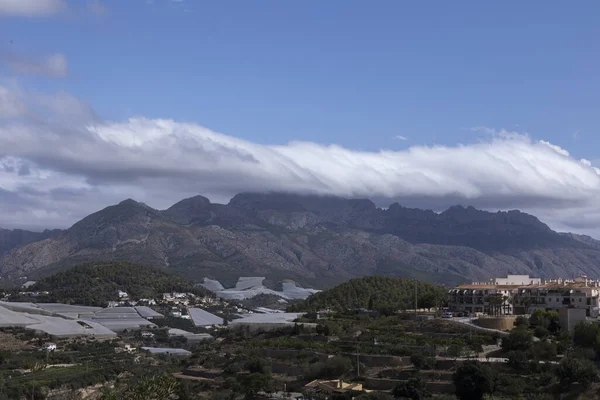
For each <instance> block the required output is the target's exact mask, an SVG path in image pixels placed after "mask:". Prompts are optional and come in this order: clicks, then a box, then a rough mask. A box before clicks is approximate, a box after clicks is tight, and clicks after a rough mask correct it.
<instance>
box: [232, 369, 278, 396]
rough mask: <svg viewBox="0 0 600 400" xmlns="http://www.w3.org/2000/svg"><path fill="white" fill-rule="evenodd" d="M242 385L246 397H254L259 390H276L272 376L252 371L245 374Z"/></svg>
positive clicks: (267, 391) (268, 391) (269, 391)
mask: <svg viewBox="0 0 600 400" xmlns="http://www.w3.org/2000/svg"><path fill="white" fill-rule="evenodd" d="M240 380H241V386H242V390H243V392H244V395H245V396H246V399H253V398H255V397H256V395H257V394H258V393H259V392H266V393H271V392H273V391H274V390H275V383H274V382H273V379H272V378H271V376H269V375H266V374H261V373H251V374H249V375H246V376H243V377H242V378H241V379H240Z"/></svg>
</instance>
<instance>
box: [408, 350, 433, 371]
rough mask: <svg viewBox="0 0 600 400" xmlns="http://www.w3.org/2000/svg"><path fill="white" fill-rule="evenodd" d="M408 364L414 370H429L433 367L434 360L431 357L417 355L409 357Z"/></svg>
mask: <svg viewBox="0 0 600 400" xmlns="http://www.w3.org/2000/svg"><path fill="white" fill-rule="evenodd" d="M410 362H411V363H412V365H413V366H414V367H415V369H416V370H421V369H430V368H433V367H434V366H435V359H434V358H433V357H426V356H424V355H422V354H419V353H414V354H413V355H411V356H410Z"/></svg>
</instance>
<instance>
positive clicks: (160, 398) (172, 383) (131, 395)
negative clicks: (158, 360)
mask: <svg viewBox="0 0 600 400" xmlns="http://www.w3.org/2000/svg"><path fill="white" fill-rule="evenodd" d="M178 385H179V384H178V383H177V381H176V380H175V378H173V377H172V376H169V375H159V376H154V377H152V378H145V379H142V381H141V382H140V383H139V384H138V385H137V386H136V387H135V388H133V389H132V390H130V391H129V392H128V393H126V395H125V398H126V399H127V400H164V399H168V398H169V397H170V396H171V395H173V394H174V393H175V392H176V390H177V387H178Z"/></svg>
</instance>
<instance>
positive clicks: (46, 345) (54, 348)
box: [42, 342, 56, 351]
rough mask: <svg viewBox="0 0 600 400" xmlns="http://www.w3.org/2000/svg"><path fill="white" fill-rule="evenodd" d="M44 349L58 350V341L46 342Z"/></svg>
mask: <svg viewBox="0 0 600 400" xmlns="http://www.w3.org/2000/svg"><path fill="white" fill-rule="evenodd" d="M42 350H44V351H54V350H56V343H50V342H48V343H44V345H43V346H42Z"/></svg>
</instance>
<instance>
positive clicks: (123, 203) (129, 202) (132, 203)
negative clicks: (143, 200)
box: [118, 198, 139, 206]
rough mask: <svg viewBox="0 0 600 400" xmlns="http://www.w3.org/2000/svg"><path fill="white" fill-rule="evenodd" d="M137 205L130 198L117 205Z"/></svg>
mask: <svg viewBox="0 0 600 400" xmlns="http://www.w3.org/2000/svg"><path fill="white" fill-rule="evenodd" d="M138 204H139V203H138V202H137V201H135V200H133V199H131V198H129V199H125V200H123V201H122V202H120V203H119V204H118V205H120V206H129V205H132V206H133V205H138Z"/></svg>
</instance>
